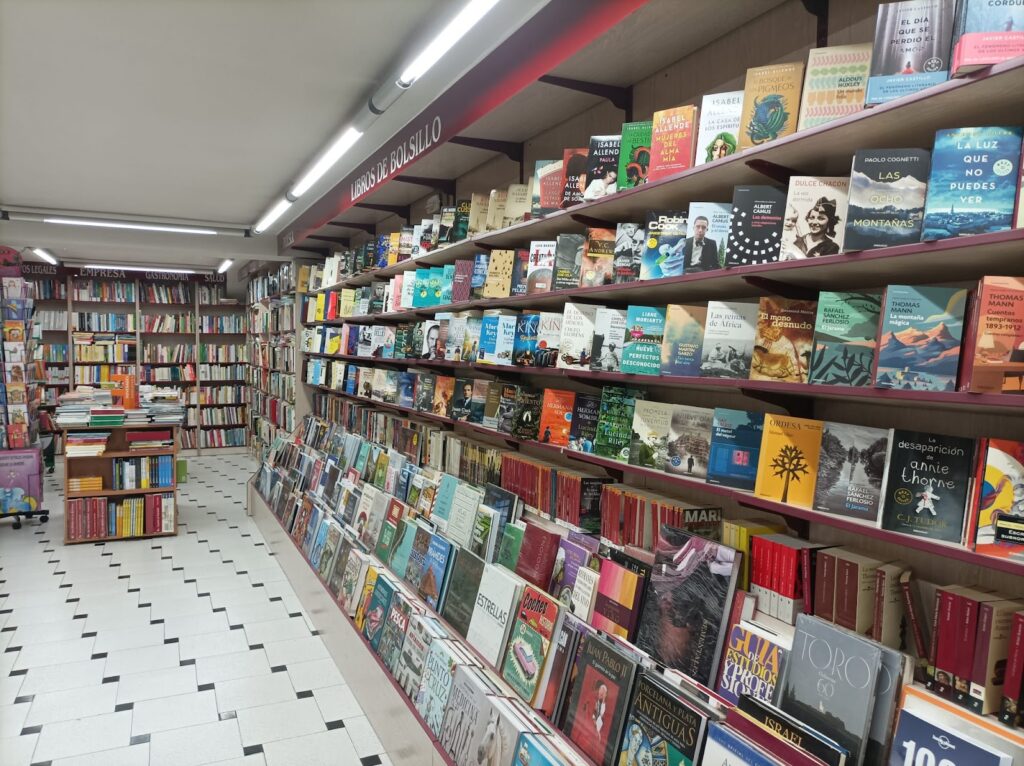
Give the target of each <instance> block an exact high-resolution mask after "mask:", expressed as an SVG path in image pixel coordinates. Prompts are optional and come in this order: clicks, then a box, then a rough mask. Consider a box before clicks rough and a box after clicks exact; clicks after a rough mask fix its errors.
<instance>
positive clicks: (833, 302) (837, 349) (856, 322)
mask: <svg viewBox="0 0 1024 766" xmlns="http://www.w3.org/2000/svg"><path fill="white" fill-rule="evenodd" d="M881 310H882V296H881V295H879V294H878V293H834V292H827V291H823V292H821V293H819V294H818V315H817V318H816V319H815V322H814V351H813V352H812V355H811V370H810V373H809V375H808V382H809V383H818V384H822V385H828V386H869V385H871V370H872V367H873V366H874V362H875V345H876V338H877V336H878V321H879V315H880V313H881Z"/></svg>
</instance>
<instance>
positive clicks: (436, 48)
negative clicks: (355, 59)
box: [398, 0, 498, 88]
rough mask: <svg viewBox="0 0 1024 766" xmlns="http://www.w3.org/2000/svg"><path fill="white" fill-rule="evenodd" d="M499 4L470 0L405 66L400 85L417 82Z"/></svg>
mask: <svg viewBox="0 0 1024 766" xmlns="http://www.w3.org/2000/svg"><path fill="white" fill-rule="evenodd" d="M497 4H498V0H470V2H468V3H467V4H466V6H465V7H464V8H463V9H462V10H461V11H459V13H458V15H457V16H456V17H455V18H454V19H452V20H451V21H449V22H448V25H447V26H446V27H445V28H444V29H442V30H441V31H440V32H439V33H438V35H437V37H435V38H434V39H433V40H432V41H431V42H430V44H429V45H428V46H427V47H426V48H424V49H423V51H422V52H421V53H420V55H419V56H417V57H416V58H415V59H413V61H412V63H411V64H409V66H407V67H406V68H405V70H404V71H403V72H402V74H401V75H400V76H399V77H398V85H399V86H400V87H402V88H408V87H409V86H410V85H412V84H413V83H414V82H416V80H418V79H419V78H420V77H422V76H423V75H424V73H426V71H427V70H428V69H430V67H432V66H434V64H436V63H437V62H438V61H439V60H440V59H441V57H442V56H444V54H446V53H447V52H448V51H450V50H451V49H452V48H453V47H454V46H455V44H456V43H457V42H458V41H459V40H461V39H462V38H463V37H464V36H465V34H466V33H467V32H468V31H469V30H471V29H472V28H473V27H474V26H475V25H476V23H477V22H478V21H480V19H482V18H483V17H484V16H486V15H487V12H488V11H490V10H491V8H493V7H494V6H495V5H497Z"/></svg>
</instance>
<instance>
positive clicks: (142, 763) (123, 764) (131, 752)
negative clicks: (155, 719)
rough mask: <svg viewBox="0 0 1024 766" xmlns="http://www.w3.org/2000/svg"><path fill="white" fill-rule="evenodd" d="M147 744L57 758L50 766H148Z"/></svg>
mask: <svg viewBox="0 0 1024 766" xmlns="http://www.w3.org/2000/svg"><path fill="white" fill-rule="evenodd" d="M148 764H149V743H148V742H145V743H143V744H141V745H131V746H129V747H119V748H115V749H114V750H101V751H100V752H98V753H90V754H89V755H77V756H74V757H72V758H59V759H58V760H56V761H54V762H53V763H52V764H51V766H148Z"/></svg>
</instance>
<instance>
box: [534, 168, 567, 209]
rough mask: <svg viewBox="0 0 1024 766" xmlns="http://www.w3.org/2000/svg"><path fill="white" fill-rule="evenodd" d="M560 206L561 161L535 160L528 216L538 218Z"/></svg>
mask: <svg viewBox="0 0 1024 766" xmlns="http://www.w3.org/2000/svg"><path fill="white" fill-rule="evenodd" d="M561 206H562V160H537V161H536V163H535V165H534V171H533V199H532V200H531V205H530V215H531V216H532V217H534V218H540V217H542V216H545V215H548V214H549V213H553V212H555V211H556V210H558V209H559V208H560V207H561Z"/></svg>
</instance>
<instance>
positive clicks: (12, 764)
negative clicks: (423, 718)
mask: <svg viewBox="0 0 1024 766" xmlns="http://www.w3.org/2000/svg"><path fill="white" fill-rule="evenodd" d="M253 469H254V464H253V463H252V462H251V461H250V460H249V459H248V458H246V457H244V456H241V455H223V456H203V457H202V458H190V459H189V481H188V482H187V483H186V484H184V485H182V487H181V489H180V492H179V501H180V521H181V529H180V533H179V535H178V536H177V537H173V538H159V539H154V540H139V541H128V542H112V543H106V544H97V545H91V544H86V545H75V546H64V545H63V544H62V540H63V532H62V530H63V514H62V513H61V512H60V511H57V512H56V513H55V514H54V515H53V516H51V517H50V521H49V522H48V523H47V524H44V525H40V524H39V523H38V522H36V521H32V522H27V523H25V525H24V526H23V527H22V528H21V529H19V530H15V529H13V528H11V522H10V521H9V520H6V521H3V522H0V764H2V765H3V766H30V765H31V764H50V765H51V766H146V765H147V764H149V765H150V766H197V765H198V764H219V765H220V766H291V765H292V764H295V765H296V766H298V765H300V764H301V766H319V765H320V764H323V765H324V766H327V764H331V765H332V766H334V765H336V764H337V765H343V766H348V765H349V764H352V766H373V765H374V764H386V765H387V766H390V762H389V760H388V757H387V756H386V755H385V754H384V753H383V752H381V750H382V746H381V744H380V741H379V740H378V738H377V735H376V733H375V732H374V731H373V729H372V727H371V726H370V724H369V722H368V721H367V719H366V716H365V715H364V713H363V711H362V709H361V708H360V706H359V702H358V701H357V700H356V699H355V697H354V696H353V694H352V692H351V691H350V689H349V687H348V686H346V684H345V681H344V678H343V676H342V674H341V672H340V671H339V669H338V668H337V666H336V665H335V663H334V661H333V660H332V659H331V657H330V655H329V654H328V652H327V649H326V648H325V646H324V644H323V641H322V640H321V639H320V637H319V636H318V635H317V634H316V631H314V630H312V629H311V623H310V622H309V620H308V618H307V617H306V615H305V614H303V611H302V607H301V606H300V605H299V602H298V598H297V597H296V596H295V593H294V592H293V590H292V588H291V586H290V585H289V584H288V581H287V579H285V577H284V574H283V573H282V571H281V568H280V567H279V566H278V564H277V562H276V561H275V559H274V558H273V554H272V553H270V552H269V551H268V550H267V546H266V545H265V544H264V541H263V538H262V536H261V535H260V533H259V531H258V530H257V528H256V525H255V524H254V523H252V521H251V520H250V519H249V518H248V517H247V516H246V514H245V504H244V503H245V482H246V480H247V479H248V477H249V475H250V474H251V473H252V471H253ZM60 471H61V465H60V464H58V466H57V473H55V474H53V475H51V476H48V477H47V478H46V496H47V506H48V507H49V508H51V509H58V508H61V507H62V499H61V495H60V492H61V489H62V486H63V479H62V476H61V473H60Z"/></svg>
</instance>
